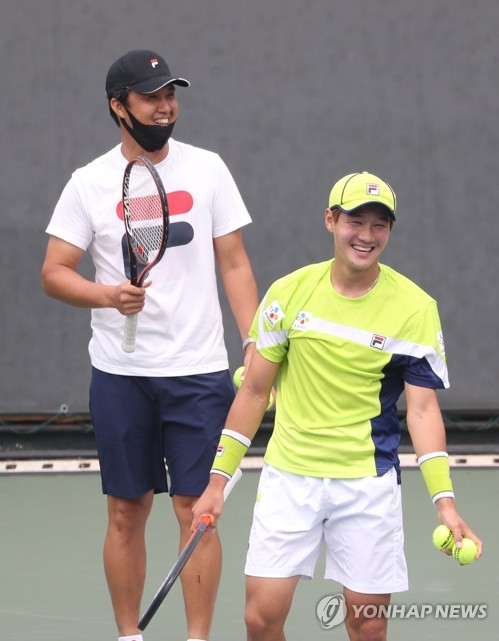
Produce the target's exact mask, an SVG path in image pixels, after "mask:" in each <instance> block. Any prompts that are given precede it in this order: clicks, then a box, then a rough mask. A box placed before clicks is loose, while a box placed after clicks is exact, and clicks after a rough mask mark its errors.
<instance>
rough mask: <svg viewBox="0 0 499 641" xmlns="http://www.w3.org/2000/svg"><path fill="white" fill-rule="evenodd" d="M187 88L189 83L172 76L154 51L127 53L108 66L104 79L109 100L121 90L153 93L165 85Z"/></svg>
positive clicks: (140, 50) (138, 50)
mask: <svg viewBox="0 0 499 641" xmlns="http://www.w3.org/2000/svg"><path fill="white" fill-rule="evenodd" d="M169 84H174V85H179V86H180V87H188V86H189V85H190V82H189V81H188V80H185V79H184V78H178V77H177V76H174V75H172V73H171V71H170V69H169V67H168V65H167V64H166V62H165V61H164V59H163V58H162V57H161V56H160V55H159V54H157V53H156V52H155V51H149V50H147V49H137V50H135V51H129V52H128V53H126V54H125V55H124V56H121V58H118V60H116V61H115V62H113V64H112V65H111V66H110V68H109V71H108V72H107V77H106V96H107V98H108V100H110V99H111V98H112V97H113V96H114V95H115V94H116V93H118V92H119V91H121V90H122V89H130V90H131V91H136V92H137V93H153V92H154V91H158V89H161V88H162V87H165V86H166V85H169Z"/></svg>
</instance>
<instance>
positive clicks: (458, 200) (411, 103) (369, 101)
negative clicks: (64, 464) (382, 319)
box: [0, 0, 499, 413]
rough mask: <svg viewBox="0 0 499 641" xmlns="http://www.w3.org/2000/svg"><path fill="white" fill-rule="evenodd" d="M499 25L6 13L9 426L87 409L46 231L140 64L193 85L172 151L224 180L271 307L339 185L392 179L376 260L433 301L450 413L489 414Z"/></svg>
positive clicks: (311, 257) (394, 2)
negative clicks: (131, 61) (220, 169)
mask: <svg viewBox="0 0 499 641" xmlns="http://www.w3.org/2000/svg"><path fill="white" fill-rule="evenodd" d="M498 26H499V3H498V2H497V0H478V1H477V2H473V3H469V2H467V1H466V0H447V1H442V0H417V1H415V0H365V1H356V0H344V1H337V0H248V1H247V2H242V1H237V0H178V1H176V2H173V1H170V2H165V1H164V0H163V1H161V0H141V1H139V2H131V1H130V0H121V1H119V0H86V1H84V2H76V1H74V0H65V1H62V0H15V2H14V1H13V0H11V1H10V2H9V3H7V2H5V3H4V6H3V8H2V18H1V22H0V52H1V63H0V79H1V85H0V86H1V91H2V103H1V126H0V143H1V146H0V148H1V150H2V153H3V162H2V171H1V172H0V181H1V182H0V203H1V217H2V230H3V234H2V238H3V247H2V251H1V252H0V261H1V269H0V274H1V275H2V279H1V283H0V288H1V300H2V307H1V314H2V318H1V326H2V330H3V331H2V338H1V341H2V350H1V354H2V360H1V382H2V385H1V390H2V393H1V400H0V413H10V412H12V413H19V412H20V413H36V412H51V411H54V410H57V409H58V408H59V406H60V405H61V404H68V405H69V408H70V411H72V412H77V411H84V410H86V409H87V387H88V378H89V362H88V354H87V341H88V338H89V329H88V321H89V313H88V312H87V311H85V310H79V309H72V308H70V307H68V306H66V305H63V304H62V303H59V302H57V301H54V300H51V299H48V298H47V297H45V295H44V294H42V292H41V290H40V284H39V272H40V266H41V263H42V261H43V256H44V251H45V246H46V237H45V234H44V229H45V227H46V224H47V222H48V219H49V217H50V215H51V211H52V209H53V207H54V205H55V203H56V201H57V198H58V196H59V194H60V192H61V190H62V188H63V186H64V184H65V183H66V181H67V180H68V179H69V177H70V174H71V171H72V170H73V169H75V168H76V167H78V166H80V165H82V164H85V163H87V162H88V161H90V160H91V159H93V158H94V157H95V156H97V155H100V154H101V153H103V152H104V151H106V150H107V149H108V148H109V147H110V146H112V145H114V144H115V143H116V142H117V130H116V128H115V127H114V125H113V123H112V121H111V119H110V118H109V116H108V114H107V107H106V102H105V99H104V89H103V86H104V77H105V74H106V71H107V68H108V66H109V64H110V63H111V62H112V61H113V60H114V59H115V58H117V57H118V56H119V55H121V54H122V53H123V52H125V51H126V50H128V49H132V48H151V49H156V50H157V51H159V52H160V53H162V54H163V55H164V56H165V58H166V59H167V61H168V62H169V63H170V66H171V67H173V69H174V71H175V72H176V73H178V74H180V75H183V76H185V77H187V78H189V79H190V80H191V82H192V87H191V88H190V89H188V90H179V95H180V101H181V114H180V119H179V122H178V124H177V126H176V130H175V137H176V138H178V139H181V140H184V141H186V142H190V143H193V144H196V145H199V146H202V147H206V148H209V149H213V150H216V151H218V152H219V153H220V154H221V155H222V157H223V158H224V159H225V161H226V162H227V164H228V165H229V167H230V169H231V171H232V173H233V175H234V177H235V178H236V181H237V183H238V185H239V188H240V190H241V192H242V194H243V197H244V199H245V200H246V203H247V205H248V207H249V209H250V211H251V213H252V216H253V219H254V224H253V225H251V227H250V228H248V230H247V232H246V233H245V239H246V243H247V247H248V251H249V253H250V255H251V257H252V259H253V263H254V266H255V271H256V275H257V279H258V283H259V286H260V289H261V293H262V294H263V292H264V291H265V289H266V287H267V286H268V285H269V284H270V282H271V281H272V280H274V279H275V278H277V277H279V276H281V275H283V274H284V273H286V272H288V271H290V270H292V269H295V268H297V267H300V266H302V265H304V264H306V263H310V262H316V261H319V260H323V259H325V258H327V257H329V255H330V254H331V238H330V237H329V236H328V234H327V233H326V231H325V229H324V225H323V212H324V208H325V206H326V203H327V196H328V194H329V190H330V188H331V185H332V184H333V182H334V181H335V180H336V179H338V178H339V177H341V176H342V175H344V174H346V173H350V172H352V171H359V170H364V169H366V170H369V171H372V172H373V173H377V174H379V175H381V176H383V177H384V178H386V179H387V180H388V181H389V182H390V183H391V184H392V186H393V187H394V188H395V190H396V192H397V195H398V200H399V216H398V220H397V223H396V227H395V231H394V234H393V236H392V240H391V246H390V248H389V250H388V252H387V254H386V255H385V262H387V263H389V264H390V265H393V266H394V267H396V268H397V269H398V270H399V271H401V272H403V273H405V274H406V275H407V276H409V277H410V278H413V279H414V280H415V281H416V282H418V283H419V284H420V285H421V286H422V287H423V288H425V289H426V290H427V291H429V292H430V293H431V294H432V295H433V296H434V297H436V298H437V300H438V301H439V309H440V313H441V317H442V322H443V326H444V336H445V339H446V347H447V356H448V363H449V370H450V376H451V383H452V386H451V389H450V390H449V391H446V392H444V393H442V395H441V402H442V406H443V407H444V408H445V409H447V410H459V409H485V410H490V411H494V410H496V409H498V408H499V398H498V380H499V368H498V364H497V362H498V357H499V339H498V291H499V285H498V279H499V252H498V243H499V233H498V232H499V215H498V213H497V200H498V198H497V185H498V175H499V172H498V149H497V148H498V143H499V129H498V125H497V121H498V115H499V87H498V82H497V79H498V68H499V65H498V63H499V44H498V42H499V40H498V37H497V30H498ZM85 273H86V274H91V273H92V270H91V268H90V265H89V264H86V265H85ZM223 304H224V307H225V309H226V308H227V306H226V302H225V300H224V302H223ZM226 317H227V322H226V335H227V344H228V347H229V353H230V360H231V366H232V367H233V368H235V367H236V366H237V365H239V364H240V360H241V350H240V344H239V337H238V335H237V331H236V327H235V324H234V322H233V321H232V320H231V318H230V314H229V313H227V314H226Z"/></svg>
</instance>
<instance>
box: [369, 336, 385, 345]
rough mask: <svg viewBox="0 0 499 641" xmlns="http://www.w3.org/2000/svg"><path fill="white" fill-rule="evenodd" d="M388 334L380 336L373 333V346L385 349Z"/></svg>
mask: <svg viewBox="0 0 499 641" xmlns="http://www.w3.org/2000/svg"><path fill="white" fill-rule="evenodd" d="M385 341H386V336H380V335H379V334H373V337H372V338H371V347H375V348H376V349H383V348H384V346H385Z"/></svg>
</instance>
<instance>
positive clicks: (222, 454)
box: [211, 430, 251, 479]
mask: <svg viewBox="0 0 499 641" xmlns="http://www.w3.org/2000/svg"><path fill="white" fill-rule="evenodd" d="M250 445H251V441H250V440H249V439H248V438H246V436H243V435H242V434H239V432H234V431H233V430H222V435H221V437H220V442H219V444H218V447H217V453H216V456H215V460H214V461H213V467H212V468H211V473H215V474H222V475H223V476H226V477H227V478H229V479H230V478H232V476H233V475H234V473H235V471H236V470H237V468H238V467H239V464H240V463H241V460H242V459H243V457H244V455H245V454H246V451H247V449H248V447H249V446H250Z"/></svg>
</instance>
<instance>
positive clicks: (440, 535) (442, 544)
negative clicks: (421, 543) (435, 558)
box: [433, 525, 454, 550]
mask: <svg viewBox="0 0 499 641" xmlns="http://www.w3.org/2000/svg"><path fill="white" fill-rule="evenodd" d="M433 544H434V545H435V547H436V548H438V549H439V550H452V546H453V545H454V535H453V534H452V532H451V531H450V530H449V528H448V527H447V526H446V525H439V526H437V527H436V528H435V530H434V531H433Z"/></svg>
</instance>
